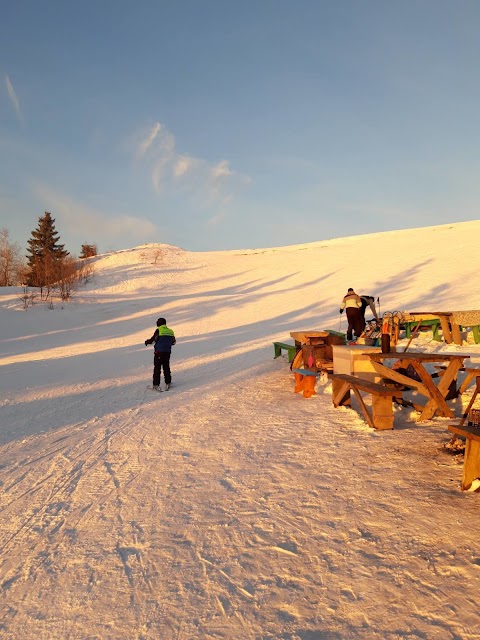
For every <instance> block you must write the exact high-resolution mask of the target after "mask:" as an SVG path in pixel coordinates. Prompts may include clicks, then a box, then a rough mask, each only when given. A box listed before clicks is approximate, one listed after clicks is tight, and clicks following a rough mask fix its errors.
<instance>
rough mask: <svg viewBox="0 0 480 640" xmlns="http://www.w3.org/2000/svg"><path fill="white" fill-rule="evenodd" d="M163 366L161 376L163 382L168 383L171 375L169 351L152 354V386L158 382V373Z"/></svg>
mask: <svg viewBox="0 0 480 640" xmlns="http://www.w3.org/2000/svg"><path fill="white" fill-rule="evenodd" d="M162 368H163V377H164V378H165V384H170V383H171V381H172V376H171V373H170V353H157V352H155V355H154V356H153V386H154V387H158V385H159V384H160V374H161V371H162Z"/></svg>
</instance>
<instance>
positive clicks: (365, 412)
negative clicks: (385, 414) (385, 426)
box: [352, 387, 375, 429]
mask: <svg viewBox="0 0 480 640" xmlns="http://www.w3.org/2000/svg"><path fill="white" fill-rule="evenodd" d="M352 389H353V392H354V394H355V396H356V397H357V400H358V402H359V404H360V409H361V410H362V413H363V415H364V417H365V420H366V421H367V422H368V425H369V426H370V427H372V429H375V424H374V422H373V420H372V417H371V415H370V414H369V412H368V409H367V407H366V405H365V402H364V401H363V398H362V396H361V395H360V391H359V390H358V389H357V388H356V387H352Z"/></svg>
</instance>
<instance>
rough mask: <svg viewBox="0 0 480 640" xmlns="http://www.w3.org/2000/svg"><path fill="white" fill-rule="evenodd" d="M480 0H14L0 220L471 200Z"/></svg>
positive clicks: (377, 211)
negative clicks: (48, 215)
mask: <svg viewBox="0 0 480 640" xmlns="http://www.w3.org/2000/svg"><path fill="white" fill-rule="evenodd" d="M479 32H480V2H478V1H477V0H461V1H459V0H451V1H445V0H420V1H419V0H402V1H400V0H397V1H394V0H392V1H391V2H385V0H378V1H372V0H363V1H362V2H360V1H359V0H338V1H333V0H329V1H324V0H311V1H310V0H296V1H295V2H292V1H288V2H287V1H286V0H255V1H251V0H243V1H242V2H233V0H232V1H230V0H203V1H200V0H189V1H185V0H175V1H174V2H173V1H170V0H165V1H163V0H156V1H146V0H143V1H142V0H140V1H138V2H135V3H133V2H126V1H124V0H99V1H95V2H93V1H92V0H86V1H85V2H83V3H73V2H66V1H65V0H58V1H51V0H43V1H42V2H38V1H36V0H35V1H31V0H17V2H12V3H3V6H2V19H1V24H0V73H1V85H0V227H7V228H8V229H9V230H10V235H11V237H12V239H13V240H16V241H18V242H19V243H20V245H21V246H26V243H27V240H28V238H29V237H30V234H31V231H32V230H33V229H34V228H36V226H37V223H38V218H39V216H41V215H43V212H44V211H50V212H51V213H52V215H53V217H54V218H55V220H56V228H57V231H58V232H59V233H60V236H61V239H62V241H63V242H64V243H65V244H66V247H67V249H69V250H70V251H71V252H72V253H77V254H78V253H79V251H80V246H81V244H82V243H85V242H87V243H94V242H95V243H97V245H98V247H99V250H100V251H107V250H110V249H122V248H128V247H132V246H136V245H139V244H144V243H147V242H166V243H169V244H173V245H177V246H180V247H183V248H185V249H190V250H212V249H213V250H217V249H219V250H220V249H233V248H254V247H268V246H281V245H287V244H297V243H304V242H311V241H316V240H321V239H327V238H333V237H341V236H347V235H357V234H360V233H370V232H375V231H384V230H393V229H401V228H412V227H422V226H429V225H435V224H445V223H450V222H456V221H464V220H473V219H477V218H479V217H480V215H479V209H480V207H479V205H480V179H479V175H480V154H479V149H480V140H479V123H480V116H479V113H480V77H479V76H480V64H479V61H480V38H479V37H478V34H479Z"/></svg>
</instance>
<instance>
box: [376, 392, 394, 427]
mask: <svg viewBox="0 0 480 640" xmlns="http://www.w3.org/2000/svg"><path fill="white" fill-rule="evenodd" d="M372 414H373V423H374V426H375V428H376V429H393V402H392V399H391V398H385V397H381V396H372Z"/></svg>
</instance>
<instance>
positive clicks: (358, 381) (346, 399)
mask: <svg viewBox="0 0 480 640" xmlns="http://www.w3.org/2000/svg"><path fill="white" fill-rule="evenodd" d="M328 377H329V378H330V379H331V381H332V402H333V405H334V406H335V407H340V406H351V399H350V390H351V389H352V390H353V392H354V393H355V396H356V397H357V400H358V402H359V404H360V408H361V410H362V413H363V415H364V417H365V420H366V421H367V422H368V424H369V425H370V426H371V427H372V428H373V429H393V399H394V397H395V398H398V399H401V398H402V392H401V391H398V389H393V388H391V387H386V386H384V385H381V384H377V383H376V382H371V381H370V380H364V379H363V378H359V377H357V376H349V375H345V374H340V373H332V374H330V375H329V376H328ZM360 391H363V392H365V393H369V394H370V395H371V396H372V411H371V413H370V412H369V410H368V407H367V405H366V404H365V402H364V400H363V398H362V396H361V395H360Z"/></svg>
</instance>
